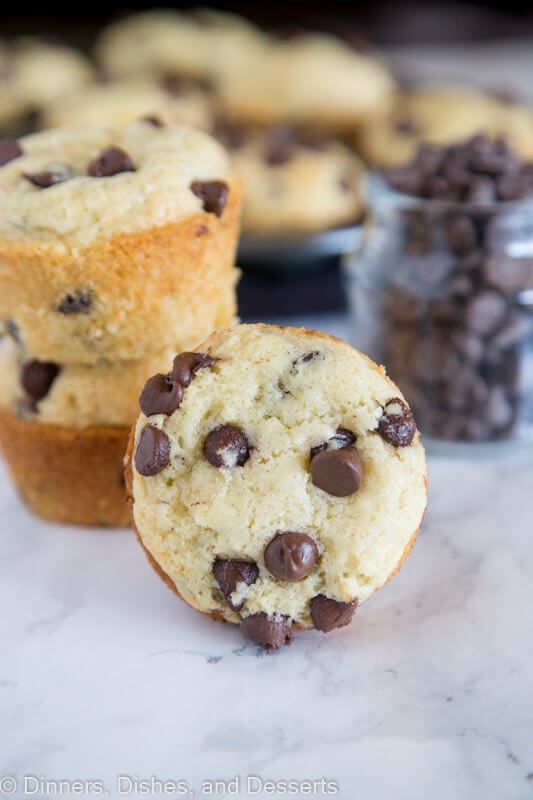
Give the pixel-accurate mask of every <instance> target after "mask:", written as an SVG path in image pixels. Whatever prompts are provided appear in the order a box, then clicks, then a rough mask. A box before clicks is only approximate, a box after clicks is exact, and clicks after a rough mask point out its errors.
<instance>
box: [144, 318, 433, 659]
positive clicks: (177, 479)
mask: <svg viewBox="0 0 533 800" xmlns="http://www.w3.org/2000/svg"><path fill="white" fill-rule="evenodd" d="M169 366H170V365H169ZM161 381H163V383H161ZM165 381H166V383H164V382H165ZM176 406H177V407H176ZM141 408H144V411H145V412H146V413H141V415H140V417H139V419H138V421H137V425H136V427H135V432H134V440H133V441H132V447H131V451H130V463H129V471H130V476H129V481H130V491H131V493H132V496H133V520H134V524H135V527H136V530H137V532H138V535H139V538H140V540H141V543H142V544H143V546H144V547H145V549H146V550H147V551H148V553H149V554H150V556H151V558H152V559H153V560H154V561H155V564H156V565H157V567H158V568H159V569H160V570H161V572H162V573H163V574H164V576H166V580H167V582H169V583H170V585H171V586H173V587H174V588H175V590H176V591H177V592H178V594H179V595H180V596H181V597H182V598H183V599H184V600H185V601H186V602H187V603H189V604H190V605H191V606H192V607H193V608H196V609H197V610H199V611H201V612H203V613H206V614H209V615H211V616H213V617H214V618H217V619H224V620H226V621H228V622H232V623H236V624H239V623H240V624H243V630H244V632H245V634H246V635H248V636H249V637H250V638H252V639H253V640H254V641H256V642H257V643H259V644H263V645H264V646H266V647H267V649H275V648H276V647H278V646H280V645H281V644H283V643H284V642H288V641H289V640H290V638H291V628H293V627H298V628H312V627H316V628H318V629H320V630H324V631H326V630H331V629H332V628H334V627H340V626H342V625H344V624H347V622H348V621H349V620H350V618H351V616H352V615H353V611H354V610H355V607H356V605H357V603H361V602H363V601H364V600H366V599H367V598H368V597H369V596H370V595H371V594H372V593H373V592H374V591H376V589H378V588H379V587H380V586H382V585H383V584H384V583H385V582H386V581H387V580H388V579H389V577H390V576H391V575H392V574H393V573H394V572H395V571H396V569H397V568H398V567H399V565H400V563H401V562H402V560H403V558H404V557H405V555H406V554H407V552H408V551H409V549H410V547H411V545H412V542H413V540H414V537H415V535H416V532H417V530H418V527H419V525H420V522H421V519H422V516H423V513H424V509H425V505H426V465H425V458H424V451H423V448H422V445H421V444H420V441H419V436H418V433H417V432H416V426H415V424H414V420H413V419H412V415H411V414H410V412H409V410H408V408H407V406H406V405H405V403H404V402H403V399H402V398H401V394H400V392H399V390H398V389H397V387H396V386H395V385H394V384H393V383H392V382H391V381H390V380H389V379H388V378H387V377H386V375H385V373H384V370H383V369H382V368H380V367H377V366H376V365H375V364H373V363H372V362H371V361H369V360H368V359H367V358H366V357H365V356H363V355H361V354H360V353H358V352H357V351H355V350H353V349H352V348H351V347H350V346H349V345H347V344H346V343H344V342H341V341H340V340H338V339H334V338H333V337H330V336H327V335H325V334H321V333H317V332H312V331H306V330H303V329H302V330H297V329H291V328H277V327H273V326H266V325H246V326H237V327H234V328H233V329H229V330H222V331H217V332H215V333H213V334H212V335H211V336H210V337H209V338H208V339H207V340H206V341H205V342H204V343H203V344H202V345H201V346H199V347H198V348H197V352H196V355H191V354H188V355H187V354H186V355H182V356H180V357H179V358H177V359H176V361H175V362H174V367H173V370H172V375H171V377H170V378H166V379H165V378H164V376H159V377H155V378H154V379H152V381H149V382H148V384H147V385H146V387H145V390H144V391H143V395H142V396H141ZM150 412H154V413H150ZM161 412H163V413H161ZM289 533H290V534H291V536H290V537H287V536H286V535H285V534H289ZM280 537H281V538H280ZM302 537H303V538H302Z"/></svg>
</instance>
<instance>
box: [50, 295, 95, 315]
mask: <svg viewBox="0 0 533 800" xmlns="http://www.w3.org/2000/svg"><path fill="white" fill-rule="evenodd" d="M92 305H93V295H92V292H91V290H90V289H84V290H79V291H77V292H72V293H70V294H67V295H65V297H64V298H63V299H62V300H61V302H60V303H59V304H58V305H57V306H56V311H59V313H60V314H66V315H68V314H89V313H90V312H91V308H92Z"/></svg>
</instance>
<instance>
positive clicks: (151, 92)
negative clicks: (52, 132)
mask: <svg viewBox="0 0 533 800" xmlns="http://www.w3.org/2000/svg"><path fill="white" fill-rule="evenodd" d="M141 118H147V119H149V120H150V119H151V120H153V122H154V123H155V124H157V123H158V122H159V121H161V122H164V123H167V124H168V123H170V124H176V123H178V124H180V123H181V124H184V125H192V126H193V127H196V128H204V129H207V128H208V127H209V124H210V118H211V114H210V109H209V103H208V100H207V98H206V96H205V93H204V92H202V91H201V90H199V89H198V88H197V87H195V86H194V84H191V83H190V82H187V81H184V80H181V81H179V80H172V81H169V80H160V81H158V80H155V79H154V80H150V79H147V78H132V79H124V80H117V81H110V82H107V83H93V84H90V85H88V86H85V87H83V88H81V89H78V90H76V91H74V92H68V93H66V94H64V95H62V96H61V97H60V98H59V99H58V100H56V101H55V102H53V103H51V104H49V105H48V106H47V107H46V108H45V109H44V112H43V114H42V121H41V124H42V127H43V128H64V127H76V126H78V127H98V126H100V125H109V126H111V127H119V126H121V125H128V124H129V123H131V122H135V120H138V119H141Z"/></svg>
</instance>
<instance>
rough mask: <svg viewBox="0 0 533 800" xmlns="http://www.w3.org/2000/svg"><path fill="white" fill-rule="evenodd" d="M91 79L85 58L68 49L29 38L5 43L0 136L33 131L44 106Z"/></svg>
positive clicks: (0, 58) (0, 71)
mask: <svg viewBox="0 0 533 800" xmlns="http://www.w3.org/2000/svg"><path fill="white" fill-rule="evenodd" d="M93 77H94V69H93V67H92V66H91V64H90V63H89V61H88V59H87V58H86V57H85V56H84V55H83V54H82V53H80V52H78V51H77V50H74V49H73V48H71V47H67V46H65V45H58V44H51V43H50V42H45V41H43V40H40V39H35V38H31V37H25V38H21V39H15V40H14V41H12V42H10V43H8V44H6V45H5V46H4V48H3V50H2V54H0V135H6V134H15V135H18V134H23V133H27V132H29V131H31V130H35V129H36V127H38V125H39V124H40V120H39V117H40V113H41V111H42V109H43V108H44V106H45V105H47V104H48V103H51V102H52V101H53V100H55V99H56V98H57V97H59V96H60V95H61V94H63V93H64V92H68V91H71V90H75V89H79V88H80V87H82V86H84V85H85V84H86V83H88V82H89V81H91V80H92V79H93Z"/></svg>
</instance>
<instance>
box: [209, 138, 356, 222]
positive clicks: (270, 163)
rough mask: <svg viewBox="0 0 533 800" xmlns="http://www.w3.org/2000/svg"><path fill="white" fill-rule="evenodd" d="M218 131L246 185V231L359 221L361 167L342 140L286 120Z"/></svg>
mask: <svg viewBox="0 0 533 800" xmlns="http://www.w3.org/2000/svg"><path fill="white" fill-rule="evenodd" d="M217 131H218V132H219V135H220V136H221V140H222V142H223V143H225V144H226V145H227V146H228V147H229V149H230V155H231V160H232V163H233V166H234V168H235V172H236V173H237V175H238V176H239V178H240V179H241V180H242V183H243V186H244V204H243V216H242V227H243V231H244V232H245V233H248V234H253V235H263V234H264V235H280V234H281V235H283V234H298V233H314V232H318V231H325V230H328V229H330V228H337V227H341V226H343V225H352V224H355V223H357V222H360V221H361V218H362V215H363V210H364V202H365V200H364V176H363V167H362V164H361V162H360V161H359V159H358V158H357V157H356V156H355V155H354V154H353V153H352V152H351V151H350V150H349V149H348V148H347V147H345V145H343V144H341V143H340V142H337V141H335V140H333V139H331V138H327V137H325V136H323V135H318V134H317V133H313V132H309V131H305V130H302V131H298V130H296V129H294V128H289V127H287V126H278V127H275V128H271V129H269V130H267V131H257V130H255V131H252V130H249V129H245V128H242V127H235V126H233V127H232V128H231V129H230V128H229V127H228V125H227V124H226V125H225V126H223V127H221V126H218V128H217V129H216V130H215V135H217Z"/></svg>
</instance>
